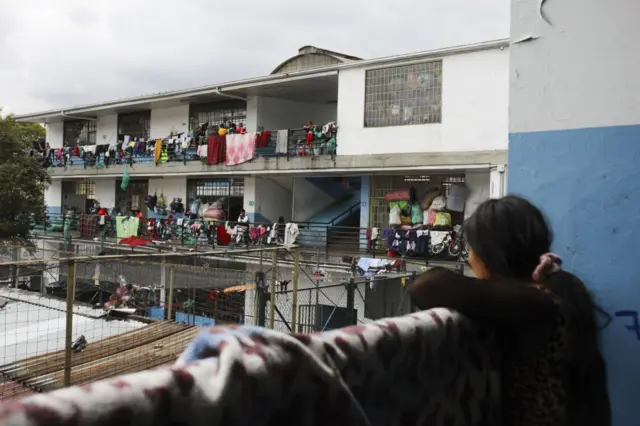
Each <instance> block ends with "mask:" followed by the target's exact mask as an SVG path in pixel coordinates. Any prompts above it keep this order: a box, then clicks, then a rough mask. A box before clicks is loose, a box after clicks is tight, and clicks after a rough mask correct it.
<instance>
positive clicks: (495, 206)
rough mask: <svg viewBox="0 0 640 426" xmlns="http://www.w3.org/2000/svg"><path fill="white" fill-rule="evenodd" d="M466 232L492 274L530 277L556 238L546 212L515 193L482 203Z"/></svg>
mask: <svg viewBox="0 0 640 426" xmlns="http://www.w3.org/2000/svg"><path fill="white" fill-rule="evenodd" d="M464 235H465V238H466V240H467V242H468V243H469V246H471V248H472V249H473V251H474V253H475V254H476V255H477V256H478V257H479V258H480V259H482V261H483V262H484V264H485V265H486V267H487V269H488V270H489V271H490V272H491V274H492V275H495V276H500V277H505V278H519V279H530V278H531V274H533V271H534V269H535V268H536V266H538V263H539V262H540V256H541V255H543V254H544V253H548V252H549V251H550V250H551V243H552V242H553V234H552V232H551V229H550V228H549V225H547V221H546V220H545V218H544V215H543V214H542V212H541V211H540V210H539V209H538V208H537V207H536V206H534V205H533V204H531V203H530V202H529V201H527V200H525V199H524V198H521V197H518V196H515V195H508V196H506V197H503V198H500V199H492V200H487V201H485V202H484V203H482V204H480V205H479V206H478V208H477V209H476V211H475V213H474V214H473V215H472V216H471V217H470V218H469V219H468V220H467V222H466V223H465V226H464Z"/></svg>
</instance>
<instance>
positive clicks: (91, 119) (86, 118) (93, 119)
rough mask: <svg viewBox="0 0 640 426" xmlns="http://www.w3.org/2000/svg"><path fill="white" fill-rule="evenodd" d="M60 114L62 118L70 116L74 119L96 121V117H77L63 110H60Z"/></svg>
mask: <svg viewBox="0 0 640 426" xmlns="http://www.w3.org/2000/svg"><path fill="white" fill-rule="evenodd" d="M60 116H62V117H64V118H72V119H74V120H86V121H98V119H97V118H91V117H78V116H75V115H68V114H65V112H64V111H60Z"/></svg>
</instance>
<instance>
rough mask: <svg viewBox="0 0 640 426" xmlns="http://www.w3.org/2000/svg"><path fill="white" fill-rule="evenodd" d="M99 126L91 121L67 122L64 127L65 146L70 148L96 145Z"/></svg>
mask: <svg viewBox="0 0 640 426" xmlns="http://www.w3.org/2000/svg"><path fill="white" fill-rule="evenodd" d="M97 128H98V126H97V124H96V122H95V121H89V120H72V121H65V122H64V125H63V144H64V146H65V147H69V146H76V145H79V146H84V145H95V144H96V134H97Z"/></svg>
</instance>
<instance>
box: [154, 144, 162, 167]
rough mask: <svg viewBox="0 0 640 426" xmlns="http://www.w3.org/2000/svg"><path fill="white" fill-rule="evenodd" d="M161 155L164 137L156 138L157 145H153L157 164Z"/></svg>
mask: <svg viewBox="0 0 640 426" xmlns="http://www.w3.org/2000/svg"><path fill="white" fill-rule="evenodd" d="M160 155H162V139H156V145H155V146H154V147H153V162H154V163H156V166H157V165H158V161H160Z"/></svg>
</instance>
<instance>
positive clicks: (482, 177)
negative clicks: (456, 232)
mask: <svg viewBox="0 0 640 426" xmlns="http://www.w3.org/2000/svg"><path fill="white" fill-rule="evenodd" d="M492 177H493V173H492V172H490V171H486V170H474V171H472V172H467V173H466V174H465V177H464V181H465V185H466V186H467V189H468V190H469V195H468V196H467V200H466V202H465V205H464V218H465V220H466V219H468V218H469V217H470V216H471V215H472V214H473V212H475V211H476V208H477V207H478V206H479V205H480V204H482V203H483V202H484V201H486V200H488V199H489V197H490V193H491V183H492V179H491V178H492ZM495 177H496V178H497V177H500V178H501V175H500V174H496V176H495ZM496 198H497V197H496Z"/></svg>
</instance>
